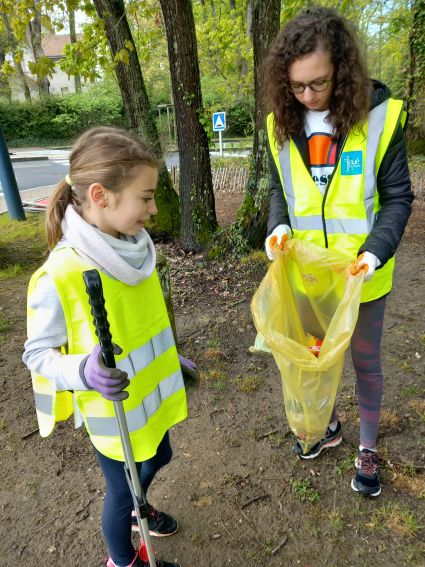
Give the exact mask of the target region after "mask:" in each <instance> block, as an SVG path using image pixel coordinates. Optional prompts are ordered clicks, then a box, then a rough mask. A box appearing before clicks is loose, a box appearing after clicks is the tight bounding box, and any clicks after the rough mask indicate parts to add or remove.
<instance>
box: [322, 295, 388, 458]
mask: <svg viewBox="0 0 425 567" xmlns="http://www.w3.org/2000/svg"><path fill="white" fill-rule="evenodd" d="M385 302H386V297H382V298H380V299H377V300H375V301H371V302H370V303H362V304H361V305H360V311H359V318H358V320H357V325H356V328H355V330H354V333H353V337H352V339H351V357H352V359H353V364H354V369H355V371H356V376H357V395H358V401H359V412H360V445H363V446H364V447H366V448H374V447H376V440H377V437H378V431H379V419H380V415H381V401H382V387H383V378H382V368H381V339H382V329H383V323H384V312H385ZM335 419H336V412H335V408H334V410H333V413H332V417H331V421H333V420H335Z"/></svg>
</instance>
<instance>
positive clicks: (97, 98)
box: [0, 89, 127, 145]
mask: <svg viewBox="0 0 425 567" xmlns="http://www.w3.org/2000/svg"><path fill="white" fill-rule="evenodd" d="M0 125H1V127H2V128H3V132H4V135H5V138H6V140H7V142H8V143H9V145H28V144H31V143H33V144H34V143H38V144H42V143H55V142H56V143H58V142H61V143H63V142H65V141H68V142H70V141H72V140H73V139H75V138H76V137H77V136H79V135H80V134H81V133H82V132H83V131H84V130H86V129H87V128H90V127H92V126H101V125H103V126H123V127H126V126H127V124H126V120H125V116H124V111H123V105H122V101H121V97H120V95H119V94H118V93H111V92H102V91H101V90H99V89H93V90H90V91H87V92H84V93H81V94H69V95H65V96H49V97H45V98H42V99H38V100H34V101H32V102H12V103H10V102H5V101H3V100H0Z"/></svg>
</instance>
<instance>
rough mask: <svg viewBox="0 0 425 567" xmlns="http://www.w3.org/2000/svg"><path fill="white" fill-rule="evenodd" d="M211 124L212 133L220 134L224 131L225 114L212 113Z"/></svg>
mask: <svg viewBox="0 0 425 567" xmlns="http://www.w3.org/2000/svg"><path fill="white" fill-rule="evenodd" d="M212 124H213V130H214V132H221V131H222V130H225V129H226V113H225V112H214V114H213V116H212Z"/></svg>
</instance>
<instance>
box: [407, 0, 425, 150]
mask: <svg viewBox="0 0 425 567" xmlns="http://www.w3.org/2000/svg"><path fill="white" fill-rule="evenodd" d="M411 9H412V14H413V22H412V27H411V28H410V31H409V55H410V61H409V75H408V82H407V110H408V113H409V123H408V127H407V135H408V137H409V139H411V140H417V139H420V138H421V137H422V135H423V127H422V129H421V126H422V119H421V116H420V109H421V105H422V104H423V92H424V89H425V49H424V45H423V44H424V39H423V30H424V29H425V0H415V1H414V2H413V3H412V8H411ZM421 130H422V131H421Z"/></svg>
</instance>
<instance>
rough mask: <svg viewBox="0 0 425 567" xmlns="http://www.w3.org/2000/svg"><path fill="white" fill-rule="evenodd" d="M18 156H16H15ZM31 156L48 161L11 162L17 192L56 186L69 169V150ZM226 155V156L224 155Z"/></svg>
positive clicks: (170, 162) (173, 161)
mask: <svg viewBox="0 0 425 567" xmlns="http://www.w3.org/2000/svg"><path fill="white" fill-rule="evenodd" d="M217 154H218V152H214V151H212V152H211V155H212V156H213V155H217ZM248 154H249V152H246V151H241V152H239V153H232V154H227V155H233V156H236V155H248ZM15 155H18V154H15ZM31 155H32V156H35V157H37V155H40V156H43V157H44V158H45V157H46V155H47V157H48V159H43V160H36V159H34V160H28V161H14V162H12V165H13V170H14V172H15V177H16V181H17V184H18V188H19V191H20V192H21V193H22V192H25V191H28V190H30V189H34V188H35V187H46V186H51V185H56V183H58V182H59V181H60V180H61V179H63V178H64V177H65V175H66V173H67V172H68V167H69V161H68V157H69V150H48V153H47V151H46V150H35V151H31ZM225 155H226V154H225ZM165 160H166V163H167V166H168V168H171V166H178V164H179V154H178V152H170V153H168V154H167V155H166V158H165ZM0 194H1V184H0Z"/></svg>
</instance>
